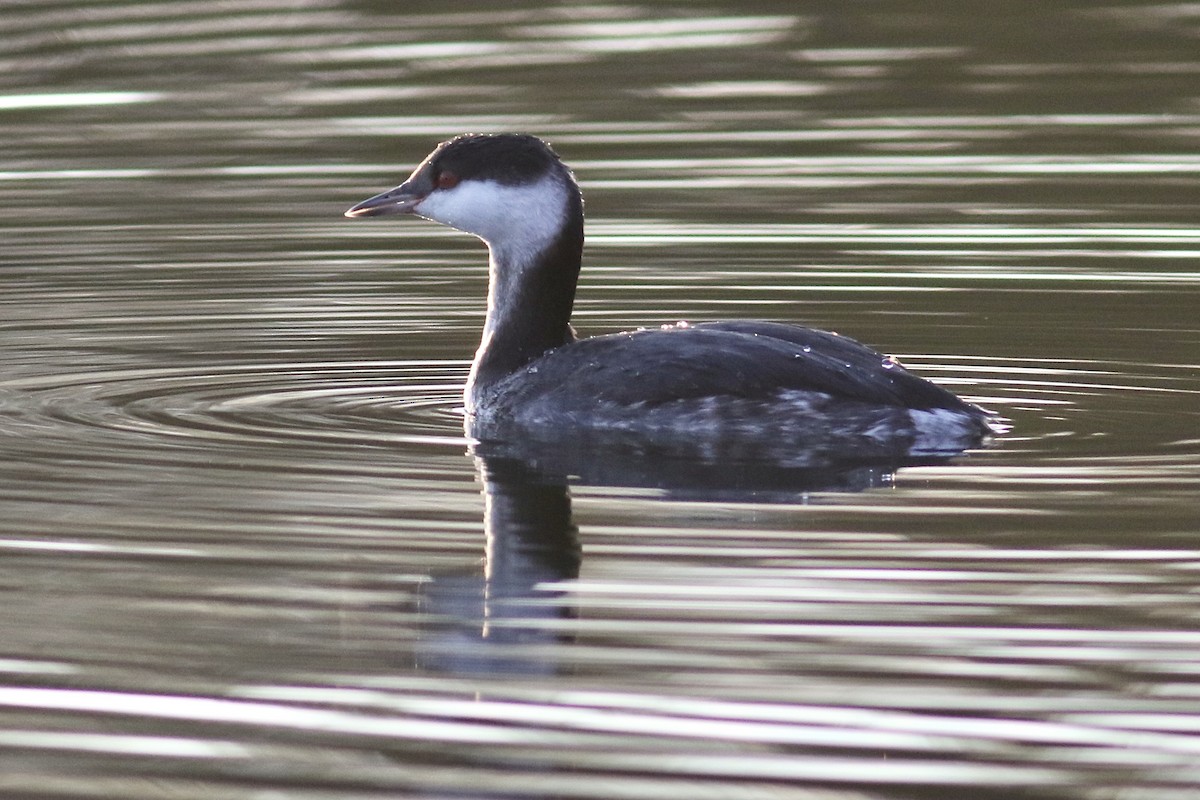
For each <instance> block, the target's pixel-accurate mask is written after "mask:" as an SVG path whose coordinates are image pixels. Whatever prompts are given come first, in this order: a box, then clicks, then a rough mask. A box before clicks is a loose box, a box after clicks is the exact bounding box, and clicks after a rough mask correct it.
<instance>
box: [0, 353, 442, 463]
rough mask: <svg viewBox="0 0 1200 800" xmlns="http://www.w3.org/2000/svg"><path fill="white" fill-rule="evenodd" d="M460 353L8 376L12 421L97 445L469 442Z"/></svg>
mask: <svg viewBox="0 0 1200 800" xmlns="http://www.w3.org/2000/svg"><path fill="white" fill-rule="evenodd" d="M464 376H465V368H464V366H463V365H462V364H461V363H460V362H456V361H445V362H430V361H389V362H344V363H335V362H320V363H293V364H287V363H271V364H244V365H237V366H221V367H217V368H213V369H212V370H210V371H198V370H196V369H189V368H174V369H172V368H159V369H127V370H120V369H114V370H97V371H82V372H78V373H74V374H71V375H47V376H41V377H35V378H21V379H14V380H10V381H7V382H4V383H0V391H2V392H3V398H4V401H3V402H4V420H5V421H4V422H3V423H0V427H3V428H8V429H9V431H10V432H13V433H18V432H24V433H26V434H28V435H31V436H32V435H36V436H37V437H38V438H39V441H41V442H43V443H44V442H46V441H47V440H48V439H53V440H58V441H60V442H62V443H64V444H69V445H71V444H73V446H76V447H81V448H87V447H89V446H95V447H104V446H105V442H108V443H110V444H112V445H115V446H120V447H127V446H128V445H129V443H130V442H131V441H140V442H142V443H143V444H145V445H148V444H151V443H153V442H155V441H157V442H158V443H159V444H162V445H164V446H167V445H169V446H171V447H178V446H181V445H187V446H190V447H193V448H203V447H210V446H213V443H214V442H218V441H219V442H220V443H221V444H222V446H225V445H228V444H229V443H231V442H232V443H235V444H236V443H239V442H240V443H243V444H254V443H260V444H261V443H264V442H285V443H286V442H293V443H294V442H309V443H327V444H331V445H335V446H340V447H348V446H362V445H395V444H401V443H407V444H418V443H423V444H445V445H454V446H462V444H463V443H464V439H463V434H462V415H461V394H462V381H463V379H464Z"/></svg>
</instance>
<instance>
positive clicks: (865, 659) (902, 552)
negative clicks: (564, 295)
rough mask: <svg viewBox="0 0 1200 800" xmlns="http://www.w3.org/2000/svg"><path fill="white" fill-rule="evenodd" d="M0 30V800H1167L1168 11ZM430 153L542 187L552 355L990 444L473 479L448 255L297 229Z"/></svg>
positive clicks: (213, 11) (219, 6)
mask: <svg viewBox="0 0 1200 800" xmlns="http://www.w3.org/2000/svg"><path fill="white" fill-rule="evenodd" d="M0 34H2V35H0V67H2V69H0V134H2V135H3V148H2V150H0V152H2V153H3V163H2V164H0V305H2V309H3V310H2V314H0V475H2V476H3V477H2V480H0V550H2V551H3V555H4V560H3V562H2V564H0V587H2V588H3V591H4V602H3V610H2V611H0V675H2V677H0V748H2V749H0V794H3V795H4V796H13V797H18V796H21V797H25V796H39V797H41V796H47V797H49V796H53V797H81V798H82V797H87V798H94V797H111V798H129V799H134V798H137V799H140V798H166V797H170V798H192V797H195V798H212V797H245V798H266V797H272V798H274V797H289V798H292V797H296V798H306V797H313V798H316V797H321V798H327V797H338V798H343V797H344V798H375V797H379V798H383V797H388V798H399V797H455V798H460V797H461V798H465V797H471V798H476V797H531V798H533V797H537V798H543V797H544V798H560V797H561V798H735V797H736V798H838V800H862V799H863V798H917V797H919V798H932V797H954V798H958V797H997V798H999V797H1014V796H1022V797H1024V796H1029V797H1075V798H1105V799H1107V798H1120V799H1122V800H1125V799H1126V798H1139V799H1140V798H1155V800H1159V799H1160V798H1166V800H1173V799H1174V798H1194V797H1197V796H1198V795H1197V790H1196V788H1195V787H1196V786H1197V785H1200V624H1198V620H1200V580H1198V573H1200V546H1198V542H1197V534H1198V531H1197V529H1198V527H1200V526H1198V523H1200V501H1198V499H1197V498H1198V496H1200V493H1198V490H1200V424H1198V423H1200V413H1198V403H1197V401H1198V398H1200V313H1198V309H1200V267H1198V265H1200V228H1198V226H1197V219H1198V218H1200V155H1197V147H1196V143H1197V134H1198V132H1200V89H1198V88H1197V87H1200V62H1198V61H1197V59H1196V52H1197V49H1196V48H1197V41H1198V36H1200V12H1198V11H1197V9H1196V7H1195V6H1194V5H1191V4H1161V5H1147V4H1141V3H1123V4H1107V5H1106V4H1095V3H1083V2H1078V3H1063V2H1038V3H1024V2H1016V3H999V4H997V3H975V2H960V3H920V2H915V1H910V2H900V1H899V0H897V1H896V2H883V3H869V4H822V3H724V4H722V3H706V4H663V5H650V4H646V5H628V4H626V5H589V4H561V5H553V4H552V5H537V4H514V5H508V6H496V5H492V4H482V3H478V4H476V3H464V4H456V5H454V6H453V7H450V8H447V7H445V6H444V5H436V4H432V3H406V4H398V3H397V4H393V3H386V2H368V1H367V0H362V1H361V2H355V1H354V0H307V1H306V0H296V1H295V2H287V1H285V0H261V1H258V2H241V3H224V2H215V1H213V2H204V1H198V2H184V3H171V2H110V3H95V4H69V3H55V2H40V1H38V0H23V1H21V2H9V3H6V4H5V5H4V6H3V7H2V8H0ZM467 130H524V131H529V132H533V133H538V134H540V135H543V136H545V137H547V138H549V139H551V140H552V141H553V142H554V143H555V145H556V147H557V148H558V149H559V151H560V152H561V153H562V154H563V156H564V157H565V158H566V159H567V160H568V162H569V163H571V164H572V165H573V166H574V167H575V169H576V172H577V174H578V176H579V178H580V181H581V183H582V185H583V188H584V191H585V193H586V196H587V198H588V213H589V243H590V244H589V248H588V255H587V264H586V269H585V274H584V278H583V283H582V286H581V292H580V298H579V303H578V306H577V317H576V323H577V326H578V327H579V328H580V329H581V330H583V331H584V332H587V333H595V332H602V331H607V330H613V329H619V328H623V327H631V326H637V325H653V324H659V323H661V322H670V321H674V320H677V319H692V320H697V319H712V318H723V317H759V318H770V319H778V320H784V321H789V322H803V323H805V324H810V325H814V326H818V327H823V328H829V329H835V330H838V331H840V332H842V333H845V334H848V335H851V336H854V337H856V338H859V339H861V340H864V341H866V342H868V343H870V344H872V345H875V346H878V347H880V348H883V349H885V350H887V351H889V352H894V353H896V354H897V355H899V356H900V357H902V358H903V359H904V360H905V362H906V363H908V364H909V366H910V367H912V368H914V369H915V370H917V371H918V372H921V373H922V374H925V375H928V376H930V377H932V378H934V379H935V380H937V381H939V382H941V383H943V384H945V385H947V386H950V387H951V388H953V389H955V390H956V391H958V392H960V393H962V394H964V395H966V396H968V397H970V398H972V399H974V400H977V401H979V402H982V403H984V404H986V405H988V406H990V407H992V408H995V409H996V410H998V411H999V412H1001V413H1003V414H1004V415H1005V416H1006V417H1008V418H1009V419H1010V420H1011V421H1012V424H1013V426H1014V427H1013V431H1012V432H1011V433H1010V434H1008V435H1006V436H1004V437H1002V438H1001V439H1000V441H998V442H997V443H996V445H995V446H994V447H992V448H991V449H988V450H984V451H980V452H976V453H971V454H968V455H966V456H964V457H962V458H960V459H958V460H956V461H955V462H953V463H949V464H934V465H926V466H917V467H909V468H904V469H900V470H899V471H897V472H896V473H895V474H894V475H891V474H890V472H889V471H888V470H880V471H876V472H874V473H872V474H869V475H861V474H860V475H855V476H854V477H853V479H851V480H848V481H840V482H832V483H831V482H828V481H826V482H825V483H824V484H823V483H822V478H823V477H825V478H827V477H828V476H821V475H812V474H804V475H795V474H788V475H782V476H781V475H780V474H779V473H778V472H773V471H772V470H763V469H761V468H756V466H755V465H753V464H724V465H722V468H721V469H720V473H721V477H722V480H723V481H724V483H725V486H724V488H725V489H729V488H730V487H732V488H733V489H737V490H738V491H717V490H715V489H714V488H713V487H712V485H711V484H710V483H708V482H707V481H708V480H709V478H710V477H711V475H702V474H697V473H698V472H702V470H699V469H698V466H697V465H688V464H650V465H646V464H617V465H615V466H613V465H609V466H611V470H610V473H612V472H615V473H618V477H621V476H623V477H624V478H626V480H624V481H621V480H608V481H603V480H599V481H576V484H575V485H574V486H572V487H571V489H570V491H569V492H568V491H567V489H565V488H564V487H563V486H562V485H561V483H556V482H555V481H552V480H550V481H547V480H546V479H545V478H544V476H534V478H533V479H531V477H530V475H529V474H527V472H526V469H525V468H524V467H522V466H520V465H515V466H514V465H512V464H508V463H505V462H489V463H483V462H477V461H476V460H475V459H474V458H472V457H471V456H470V455H469V454H468V453H467V442H466V440H465V439H464V437H463V435H462V432H461V420H460V418H459V416H458V412H457V410H456V409H457V405H458V402H459V400H458V393H459V387H460V386H461V382H462V380H463V378H464V376H465V369H466V360H467V359H468V358H469V357H470V354H471V353H472V352H473V350H474V347H475V344H476V342H477V337H478V331H479V327H480V324H481V320H482V311H483V294H484V291H485V275H484V270H483V268H482V262H483V253H482V250H481V248H480V247H479V245H478V244H477V243H474V242H472V241H470V240H469V239H464V238H463V237H461V236H458V235H455V234H453V233H452V232H450V231H447V230H444V229H441V228H438V227H436V226H434V225H431V224H427V223H421V222H419V221H413V220H408V221H402V222H395V223H393V224H388V223H386V222H380V223H378V224H367V223H352V222H349V221H346V220H343V219H341V218H340V214H341V212H342V210H344V209H345V208H346V207H347V206H349V205H350V204H351V203H353V202H355V201H357V200H360V199H362V198H363V197H366V196H367V195H369V194H371V193H373V192H375V191H377V190H380V189H383V188H386V187H388V186H390V185H392V184H394V183H396V182H398V180H399V179H400V178H401V177H403V175H404V174H406V173H407V171H408V170H409V169H410V168H411V167H412V166H413V165H414V164H415V163H416V162H417V161H419V160H420V159H421V158H422V157H423V156H424V155H425V153H426V152H427V151H428V150H429V148H430V147H431V146H432V144H433V143H435V142H436V141H437V140H439V139H442V138H445V137H447V136H449V135H452V134H455V133H459V132H462V131H467ZM610 477H611V475H610ZM781 477H782V478H784V480H782V481H781V480H779V479H780V478H781ZM614 484H622V485H614ZM835 485H837V486H839V487H840V488H843V489H849V488H855V489H861V491H842V492H835V491H828V490H829V489H831V488H833V487H834V486H835ZM654 487H658V488H654ZM822 489H823V490H824V491H822Z"/></svg>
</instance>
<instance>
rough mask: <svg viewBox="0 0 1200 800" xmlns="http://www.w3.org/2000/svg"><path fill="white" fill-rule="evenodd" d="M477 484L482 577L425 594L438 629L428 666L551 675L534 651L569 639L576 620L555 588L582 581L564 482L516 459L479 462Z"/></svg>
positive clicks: (450, 580)
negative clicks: (566, 624)
mask: <svg viewBox="0 0 1200 800" xmlns="http://www.w3.org/2000/svg"><path fill="white" fill-rule="evenodd" d="M476 466H477V469H478V472H479V477H480V480H481V481H482V483H483V495H484V517H483V525H484V533H485V536H486V541H487V545H486V551H485V552H486V558H485V562H484V570H483V579H482V581H480V580H479V578H478V576H469V577H468V576H443V577H440V578H435V580H434V581H433V582H432V583H431V584H430V585H429V586H428V587H427V588H426V591H425V611H426V612H427V613H428V614H430V615H431V616H432V617H433V618H434V619H436V620H437V622H436V623H435V624H434V625H433V628H434V631H435V633H434V635H433V636H432V637H431V638H429V639H427V640H426V642H425V645H424V647H423V656H424V659H423V660H424V661H425V666H427V667H432V668H436V669H439V670H445V671H450V672H456V673H469V674H474V673H480V672H484V673H513V672H517V673H522V674H531V673H536V672H546V671H553V670H554V669H555V664H554V659H553V658H552V657H550V656H549V655H547V654H546V653H545V652H543V651H542V650H541V649H539V648H538V647H537V645H546V646H552V645H554V644H556V643H560V642H563V641H565V639H566V638H567V637H565V635H564V634H563V633H562V627H563V626H562V625H561V624H559V623H560V621H561V620H564V619H569V618H570V617H571V616H573V607H572V606H571V605H570V603H569V602H568V601H567V598H566V596H565V593H564V592H563V591H562V590H561V589H558V588H556V585H557V584H559V583H560V582H562V581H566V580H571V579H573V578H576V577H578V576H579V564H580V548H579V537H578V535H577V534H578V530H577V528H576V527H575V523H574V522H573V521H572V519H571V497H570V494H569V493H568V491H567V482H566V479H565V477H559V478H555V477H553V476H547V475H540V474H538V473H536V472H534V471H532V470H531V469H530V468H529V467H528V466H527V465H525V464H523V463H522V462H520V461H517V460H513V459H505V458H490V459H489V458H478V459H477V462H476Z"/></svg>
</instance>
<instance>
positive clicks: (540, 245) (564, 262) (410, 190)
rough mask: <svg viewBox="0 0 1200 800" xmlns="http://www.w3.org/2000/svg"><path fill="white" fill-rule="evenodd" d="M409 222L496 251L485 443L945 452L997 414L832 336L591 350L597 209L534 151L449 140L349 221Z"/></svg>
mask: <svg viewBox="0 0 1200 800" xmlns="http://www.w3.org/2000/svg"><path fill="white" fill-rule="evenodd" d="M395 213H405V214H416V215H419V216H422V217H426V218H428V219H431V220H434V221H437V222H441V223H443V224H446V225H449V226H451V227H454V228H457V229H459V230H462V231H465V232H468V233H472V234H474V235H476V236H478V237H479V238H481V239H483V241H484V242H486V243H487V245H488V248H489V253H490V257H489V279H490V280H489V289H488V305H487V318H486V321H485V323H484V329H483V335H482V339H481V342H480V346H479V349H478V351H477V352H476V354H475V359H474V362H473V364H472V368H471V374H470V377H469V379H468V382H467V385H466V387H465V391H464V400H465V406H466V410H467V415H468V430H469V431H470V432H471V433H472V434H473V435H476V436H479V437H481V438H482V437H497V438H504V437H513V436H517V437H532V438H534V439H548V440H553V441H556V442H565V441H569V440H571V438H572V437H573V436H586V437H590V438H594V437H597V436H604V435H606V434H611V435H614V436H621V437H624V438H626V439H634V440H637V439H642V440H645V441H647V442H651V443H655V442H658V443H662V442H664V441H667V442H669V441H670V440H672V439H678V438H687V437H700V438H707V439H720V440H723V441H728V440H731V439H733V440H736V439H745V440H752V439H760V440H770V441H771V442H773V443H779V442H782V443H784V444H785V445H786V443H787V442H794V443H796V444H797V445H802V444H810V443H812V442H813V441H814V440H832V441H838V442H841V443H843V444H845V443H855V442H857V443H865V444H866V445H868V446H873V445H878V446H880V447H885V448H894V447H903V448H906V449H908V450H914V449H915V450H917V451H921V452H925V451H929V452H943V451H949V450H954V451H959V450H962V449H964V448H965V447H969V446H972V445H974V444H977V443H979V442H980V441H981V440H982V439H983V438H984V437H985V436H987V435H988V434H989V433H990V431H991V428H990V427H989V419H990V415H989V414H988V412H986V411H984V410H983V409H981V408H979V407H978V406H975V405H972V404H970V403H967V402H964V401H963V400H961V399H959V398H958V397H956V396H955V395H954V394H952V393H951V392H949V391H947V390H945V389H943V388H941V387H939V386H937V385H935V384H933V383H930V382H929V381H927V380H925V379H923V378H920V377H918V376H916V375H914V374H913V373H911V372H909V371H908V370H907V369H905V368H904V367H903V366H902V365H900V364H899V362H897V361H896V360H895V359H892V358H890V357H887V356H884V355H881V354H880V353H877V352H875V351H874V350H872V349H870V348H868V347H866V346H864V345H862V344H859V343H858V342H856V341H854V340H852V339H848V338H846V337H842V336H838V335H837V334H834V333H829V332H826V331H819V330H813V329H810V328H802V327H798V326H793V325H786V324H782V323H777V322H763V321H754V320H737V321H722V322H704V323H699V324H694V325H691V324H687V323H679V324H674V325H664V326H662V327H659V328H650V329H644V330H638V331H632V332H622V333H614V334H608V335H604V336H597V337H593V338H587V339H577V338H576V337H575V333H574V330H573V329H572V328H571V325H570V318H571V309H572V306H573V303H574V298H575V289H576V283H577V280H578V276H579V270H580V263H581V259H582V248H583V201H582V196H581V194H580V191H579V187H578V185H577V184H576V182H575V179H574V176H573V175H572V174H571V172H570V170H569V169H567V167H566V166H565V165H564V164H563V163H562V161H561V160H559V158H558V156H557V155H556V154H555V153H554V151H553V150H551V149H550V147H549V146H548V145H547V144H545V143H544V142H542V141H541V140H540V139H537V138H535V137H532V136H525V135H520V134H493V135H483V134H472V135H466V136H460V137H457V138H455V139H451V140H449V141H447V142H443V143H442V144H441V145H439V146H438V147H437V149H435V150H434V151H433V152H432V153H431V154H430V155H429V157H427V158H426V159H425V161H424V162H422V163H421V165H420V166H418V167H417V169H416V170H415V171H414V172H413V174H412V175H411V176H410V177H409V179H408V180H407V181H405V182H404V183H403V184H401V185H400V186H398V187H396V188H395V189H392V190H390V191H387V192H384V193H382V194H379V195H376V196H375V197H372V198H370V199H368V200H365V201H363V202H362V203H359V204H358V205H356V206H354V207H353V208H352V209H350V210H349V211H347V212H346V215H347V216H350V217H362V216H375V215H381V214H395Z"/></svg>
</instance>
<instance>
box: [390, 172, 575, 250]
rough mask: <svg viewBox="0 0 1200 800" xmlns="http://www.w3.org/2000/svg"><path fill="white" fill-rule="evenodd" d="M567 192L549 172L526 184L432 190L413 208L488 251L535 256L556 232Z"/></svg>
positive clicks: (475, 184) (562, 220) (466, 183)
mask: <svg viewBox="0 0 1200 800" xmlns="http://www.w3.org/2000/svg"><path fill="white" fill-rule="evenodd" d="M570 191H571V189H570V188H569V187H567V186H566V185H564V183H563V181H562V179H561V178H559V177H558V176H557V175H554V174H553V173H549V174H547V175H546V176H545V177H543V178H541V179H540V180H539V181H538V182H537V183H532V184H529V185H527V186H507V185H505V184H502V183H496V182H494V181H473V180H465V181H463V182H462V183H460V184H458V185H457V186H455V187H454V188H453V189H438V190H437V191H435V192H433V193H432V194H430V195H429V196H428V197H426V198H425V199H424V200H422V201H421V202H420V203H418V204H417V205H416V206H415V208H414V209H413V210H414V211H416V212H417V213H418V214H420V215H421V216H422V217H425V218H426V219H431V220H433V221H434V222H440V223H442V224H443V225H449V226H450V227H452V228H457V229H458V230H460V231H464V232H466V233H473V234H475V235H476V236H478V237H479V238H480V239H483V240H484V241H485V242H487V243H488V245H490V246H491V247H492V248H497V249H500V250H524V251H534V252H536V251H539V250H541V249H543V248H544V247H545V246H546V245H547V244H549V243H550V242H552V241H553V240H554V238H555V237H556V236H557V235H558V233H559V231H560V230H562V227H563V224H564V223H565V222H566V219H565V216H566V213H567V211H566V209H567V200H568V198H569V194H568V193H569V192H570Z"/></svg>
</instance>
